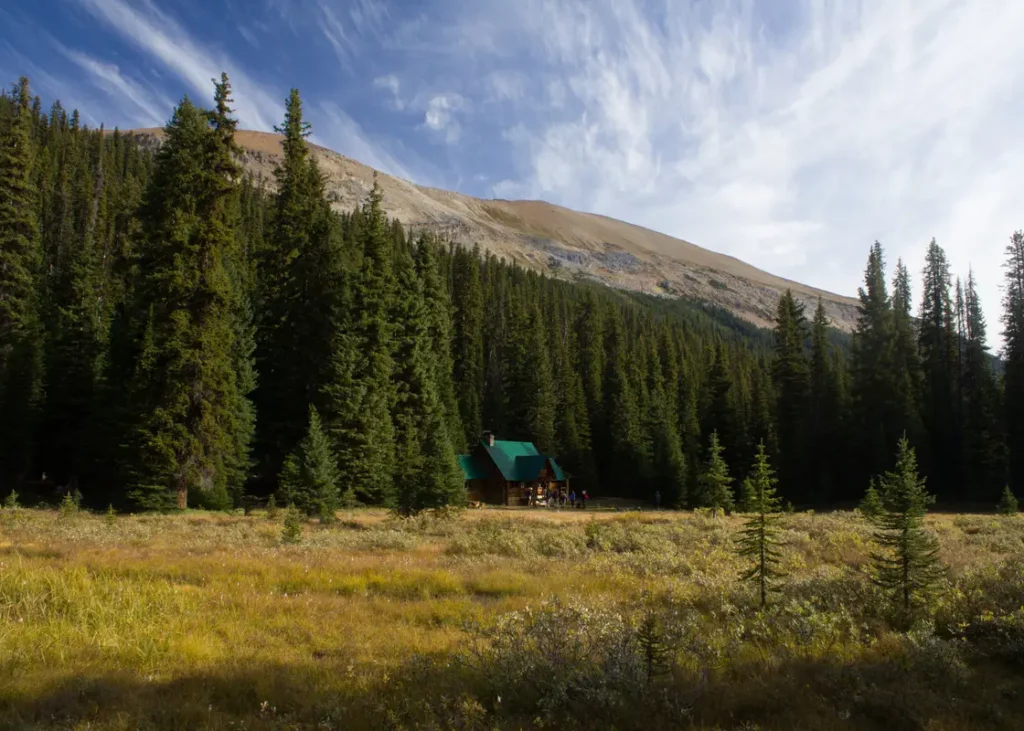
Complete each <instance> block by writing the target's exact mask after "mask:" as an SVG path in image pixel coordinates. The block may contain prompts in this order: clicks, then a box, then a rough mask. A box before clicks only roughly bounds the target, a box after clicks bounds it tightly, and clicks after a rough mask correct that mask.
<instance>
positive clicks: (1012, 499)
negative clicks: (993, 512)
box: [996, 485, 1017, 516]
mask: <svg viewBox="0 0 1024 731" xmlns="http://www.w3.org/2000/svg"><path fill="white" fill-rule="evenodd" d="M996 509H997V510H998V511H999V514H1000V515H1006V516H1013V515H1016V514H1017V496H1016V495H1014V494H1013V491H1012V490H1010V486H1009V485H1007V486H1006V487H1004V488H1003V495H1002V497H1000V498H999V505H997V506H996Z"/></svg>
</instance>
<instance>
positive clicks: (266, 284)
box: [256, 89, 383, 480]
mask: <svg viewBox="0 0 1024 731" xmlns="http://www.w3.org/2000/svg"><path fill="white" fill-rule="evenodd" d="M278 132H280V133H281V134H283V135H284V139H283V141H282V143H281V144H282V147H283V149H284V156H283V159H282V161H281V163H280V164H279V165H278V166H277V168H276V169H275V170H274V177H275V179H276V181H277V196H276V199H275V205H274V209H273V214H272V223H271V226H270V231H269V232H268V234H267V241H266V246H265V247H264V250H263V252H262V254H261V257H260V262H259V276H260V292H259V300H260V312H259V316H258V323H259V328H258V334H257V348H256V370H257V372H258V373H259V375H260V378H259V383H258V388H257V391H256V406H257V408H258V410H259V413H260V422H259V424H260V429H259V431H258V441H259V445H260V451H261V453H262V460H263V464H262V466H261V471H262V473H263V475H264V477H265V478H267V479H271V480H272V479H273V477H274V475H276V474H277V473H278V471H279V469H280V465H281V462H282V460H283V459H284V456H285V455H286V454H287V453H288V452H290V451H291V449H292V448H293V447H294V446H295V444H296V443H297V442H298V440H299V439H300V438H302V435H303V431H304V426H303V425H304V423H305V413H306V409H307V408H308V405H309V404H321V403H322V401H321V390H322V388H323V386H324V384H325V383H326V382H327V380H328V379H329V378H330V369H331V353H332V349H333V347H334V335H335V333H336V332H337V330H338V324H339V318H340V314H339V309H340V304H341V303H340V299H341V296H342V291H343V287H344V283H343V279H342V268H341V267H342V262H341V254H340V249H339V240H338V234H339V231H338V227H337V224H336V221H335V218H334V214H333V213H332V212H331V210H330V206H329V204H328V203H327V200H326V197H325V192H324V181H323V177H322V175H321V174H320V170H319V168H318V167H317V164H316V160H315V159H314V158H313V157H312V156H311V154H310V151H309V146H308V144H307V142H306V138H307V137H308V136H309V133H310V132H309V124H308V123H307V122H306V121H305V118H304V116H303V110H302V99H301V97H300V96H299V92H298V90H297V89H292V91H291V94H290V96H289V98H288V101H287V103H286V108H285V119H284V123H283V124H282V126H281V127H279V128H278ZM382 235H383V234H382Z"/></svg>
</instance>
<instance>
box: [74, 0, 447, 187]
mask: <svg viewBox="0 0 1024 731" xmlns="http://www.w3.org/2000/svg"><path fill="white" fill-rule="evenodd" d="M77 2H79V3H80V4H81V5H82V6H83V7H84V8H85V9H86V10H88V11H89V12H90V13H91V14H92V15H94V16H95V17H96V18H97V19H99V20H101V21H102V22H104V23H106V24H108V25H109V26H110V27H111V28H112V29H113V30H114V31H116V32H117V33H118V34H119V35H120V36H121V37H122V38H123V39H125V40H126V41H128V42H130V43H132V44H134V45H135V46H136V47H137V49H138V50H139V51H140V52H141V53H143V54H144V55H146V56H148V57H149V58H150V59H151V60H152V61H153V62H155V63H156V64H159V66H160V67H161V68H164V69H166V70H169V71H171V72H173V73H174V74H175V75H177V76H178V77H179V78H180V79H181V80H182V81H184V82H185V83H186V84H187V85H188V86H189V87H190V88H191V89H192V90H193V91H194V92H195V93H197V94H198V95H199V97H200V98H202V99H205V98H207V97H208V96H209V95H210V94H211V92H212V81H211V80H212V79H213V78H215V77H218V76H219V75H220V72H221V71H222V70H226V71H227V72H228V74H229V76H230V77H231V82H232V86H233V91H234V98H235V112H236V114H237V116H238V118H239V120H240V122H241V125H242V127H244V128H246V129H255V130H262V131H271V130H273V128H274V125H275V124H277V123H278V122H279V121H280V120H281V119H283V118H284V104H283V103H282V102H281V101H279V99H280V100H283V98H284V92H282V91H279V90H277V89H276V88H275V87H274V86H273V85H270V84H267V83H265V82H261V81H258V80H256V79H255V78H254V77H252V76H251V75H249V74H248V73H246V72H245V71H243V70H242V68H241V66H240V64H239V63H237V62H236V61H235V60H234V59H233V58H231V57H230V56H228V55H227V54H224V53H221V52H219V51H215V50H214V49H211V48H210V47H208V46H205V45H204V44H203V43H201V42H200V41H199V40H197V39H196V38H195V37H194V36H193V35H192V34H190V33H189V32H188V31H187V30H186V29H185V28H184V27H183V26H182V25H180V24H179V23H178V22H177V21H176V20H175V19H174V18H172V17H171V16H169V15H167V14H166V13H164V12H162V11H160V10H159V9H158V8H156V7H155V6H154V5H153V4H152V3H150V2H149V1H148V0H142V2H141V3H134V4H132V3H129V2H128V1H127V0H77ZM373 6H374V3H373V2H371V0H361V1H360V2H358V3H357V6H356V7H355V8H353V9H352V10H351V12H352V13H356V12H357V10H358V15H357V16H356V17H355V19H354V20H353V22H354V23H356V24H357V25H360V26H362V27H368V25H369V24H371V23H373V22H375V20H374V18H375V17H377V16H375V15H374V11H373ZM82 60H83V61H84V60H85V58H84V57H83V58H82ZM88 60H89V61H90V62H91V63H92V64H93V65H92V70H94V71H95V72H98V73H106V74H107V75H108V76H111V74H110V66H109V65H105V64H103V63H102V62H100V61H97V60H96V59H88ZM108 81H109V83H114V80H113V78H111V79H109V80H108ZM122 82H124V79H123V78H122ZM125 88H126V91H128V92H131V93H134V92H135V91H138V90H137V89H133V88H132V87H131V86H129V85H126V87H125ZM306 108H307V116H308V117H309V118H311V119H312V120H313V122H314V125H315V127H316V135H315V137H314V138H313V139H314V141H316V142H317V143H319V144H322V145H324V146H326V147H329V148H332V149H334V150H337V151H338V152H341V153H344V154H347V155H350V156H351V157H354V158H356V159H359V160H361V161H363V162H365V163H367V164H369V165H374V166H375V167H378V168H379V169H381V170H383V171H385V172H389V173H392V174H395V175H400V176H403V177H408V178H416V179H420V180H424V181H426V180H428V179H429V177H428V176H427V175H425V174H423V173H422V172H418V171H417V172H415V173H414V172H413V171H412V170H411V168H409V167H408V165H403V164H401V163H399V162H398V161H397V160H396V159H395V158H394V157H393V156H391V155H390V154H388V153H387V152H386V151H385V150H384V148H383V147H382V146H381V145H380V144H378V143H377V141H375V140H374V139H372V138H371V136H370V135H368V134H367V133H366V132H365V131H364V130H363V128H362V127H361V125H360V124H359V123H358V122H356V121H355V120H354V119H353V118H352V117H351V116H350V115H349V114H348V113H347V112H345V111H344V109H343V108H342V107H341V106H339V105H338V104H337V103H335V102H325V103H323V104H319V105H317V104H308V99H307V107H306Z"/></svg>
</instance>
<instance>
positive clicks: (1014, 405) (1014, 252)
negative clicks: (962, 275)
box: [1003, 231, 1024, 494]
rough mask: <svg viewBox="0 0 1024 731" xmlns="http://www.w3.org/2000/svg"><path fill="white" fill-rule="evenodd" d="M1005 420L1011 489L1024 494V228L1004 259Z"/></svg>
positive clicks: (1007, 249) (1007, 248) (1007, 250)
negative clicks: (1023, 415)
mask: <svg viewBox="0 0 1024 731" xmlns="http://www.w3.org/2000/svg"><path fill="white" fill-rule="evenodd" d="M1003 271H1004V275H1003V276H1004V285H1003V338H1004V341H1005V345H1004V349H1003V360H1004V362H1005V375H1004V379H1003V380H1004V384H1005V386H1004V388H1005V396H1004V405H1003V414H1004V417H1003V418H1004V423H1005V424H1006V446H1007V450H1008V458H1009V469H1010V489H1011V490H1012V491H1013V492H1014V493H1016V494H1024V419H1022V418H1020V416H1021V414H1024V231H1015V232H1014V234H1013V235H1012V236H1011V237H1010V243H1009V244H1008V245H1007V247H1006V258H1005V259H1004V261H1003Z"/></svg>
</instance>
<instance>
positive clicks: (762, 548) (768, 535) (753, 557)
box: [738, 442, 782, 607]
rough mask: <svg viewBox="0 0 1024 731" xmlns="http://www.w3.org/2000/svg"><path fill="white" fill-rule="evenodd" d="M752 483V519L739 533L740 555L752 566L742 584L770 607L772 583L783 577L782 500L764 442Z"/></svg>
mask: <svg viewBox="0 0 1024 731" xmlns="http://www.w3.org/2000/svg"><path fill="white" fill-rule="evenodd" d="M748 482H749V483H750V507H749V512H750V513H751V516H750V518H748V519H747V522H746V524H745V525H744V526H743V529H742V530H741V531H740V538H739V541H738V544H739V554H740V556H742V557H743V558H745V559H748V560H750V562H751V565H750V566H749V567H748V568H746V569H744V570H743V572H742V573H741V574H740V579H741V580H742V581H751V582H753V583H754V584H756V586H757V589H758V594H759V596H760V600H761V606H762V607H764V606H765V605H767V603H768V592H769V591H771V590H772V589H773V588H774V587H773V586H772V582H773V581H774V580H775V579H777V578H780V577H781V576H782V574H781V572H780V571H779V569H778V566H779V548H778V546H779V525H778V522H779V516H778V513H779V502H780V501H779V497H778V495H776V493H775V485H776V484H777V483H778V480H777V479H776V478H775V473H774V471H773V470H772V468H771V466H770V465H769V464H768V454H767V453H766V452H765V448H764V442H761V444H759V445H758V447H757V456H756V457H755V458H754V469H753V472H752V474H751V476H750V478H749V480H748Z"/></svg>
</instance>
